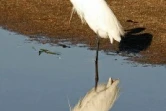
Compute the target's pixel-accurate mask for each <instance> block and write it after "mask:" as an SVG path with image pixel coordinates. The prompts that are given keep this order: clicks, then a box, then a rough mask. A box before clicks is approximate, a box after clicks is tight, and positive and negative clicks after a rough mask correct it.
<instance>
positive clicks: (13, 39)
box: [0, 29, 166, 111]
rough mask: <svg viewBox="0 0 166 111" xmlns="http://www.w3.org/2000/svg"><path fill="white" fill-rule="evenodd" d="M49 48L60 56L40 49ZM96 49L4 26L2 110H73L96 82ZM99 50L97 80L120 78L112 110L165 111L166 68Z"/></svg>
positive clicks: (0, 85)
mask: <svg viewBox="0 0 166 111" xmlns="http://www.w3.org/2000/svg"><path fill="white" fill-rule="evenodd" d="M40 49H47V50H49V51H52V52H56V53H58V54H59V55H54V54H49V53H42V54H41V55H40V56H39V54H38V51H39V50H40ZM94 57H95V51H91V50H88V49H87V48H85V47H84V48H80V47H77V46H71V48H63V47H60V46H57V45H53V46H52V45H50V44H40V43H38V42H35V41H29V39H28V38H27V37H25V36H22V35H18V34H16V33H13V32H9V31H6V30H3V29H0V111H69V106H68V101H67V100H68V98H69V100H70V104H71V106H74V105H75V104H76V103H77V102H78V100H79V99H80V98H81V97H83V96H84V95H85V93H86V92H87V91H88V90H89V89H91V88H92V87H93V86H94V75H95V64H94ZM125 59H126V58H125V57H121V56H118V55H106V54H105V53H104V52H100V53H99V76H100V81H99V82H107V80H108V78H109V77H113V78H119V79H120V85H119V86H120V88H121V91H120V96H119V98H118V100H117V101H116V103H115V105H114V106H113V108H112V111H166V105H165V104H166V67H165V66H155V67H152V66H151V65H149V66H147V67H144V65H141V64H137V65H135V64H134V65H133V64H131V63H130V62H128V61H126V60H125Z"/></svg>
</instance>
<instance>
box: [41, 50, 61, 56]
mask: <svg viewBox="0 0 166 111" xmlns="http://www.w3.org/2000/svg"><path fill="white" fill-rule="evenodd" d="M42 53H46V54H53V55H60V53H56V52H51V51H49V50H47V49H40V50H39V55H41V54H42Z"/></svg>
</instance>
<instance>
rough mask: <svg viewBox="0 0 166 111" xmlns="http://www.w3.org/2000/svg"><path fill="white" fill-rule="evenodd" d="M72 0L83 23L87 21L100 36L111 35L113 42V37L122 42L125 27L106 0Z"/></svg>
mask: <svg viewBox="0 0 166 111" xmlns="http://www.w3.org/2000/svg"><path fill="white" fill-rule="evenodd" d="M70 1H71V3H72V4H73V10H74V11H76V12H77V14H78V15H79V17H80V18H81V20H82V23H87V24H88V25H89V27H90V28H91V29H92V30H93V31H94V32H95V33H96V34H97V35H98V36H99V37H101V38H108V37H109V39H110V42H111V43H113V39H115V40H116V41H118V42H120V40H121V36H123V35H124V31H123V28H122V26H121V24H120V23H119V21H118V20H117V18H116V16H115V15H114V13H113V12H112V10H111V9H110V8H109V6H108V5H107V3H106V1H105V0H70ZM97 38H98V37H97Z"/></svg>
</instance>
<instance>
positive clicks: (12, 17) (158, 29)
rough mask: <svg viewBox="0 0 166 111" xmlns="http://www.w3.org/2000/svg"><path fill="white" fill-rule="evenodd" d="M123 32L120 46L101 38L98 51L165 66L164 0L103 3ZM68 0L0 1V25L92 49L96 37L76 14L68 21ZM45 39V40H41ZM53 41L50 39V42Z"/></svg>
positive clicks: (165, 13) (69, 8)
mask: <svg viewBox="0 0 166 111" xmlns="http://www.w3.org/2000/svg"><path fill="white" fill-rule="evenodd" d="M106 1H107V2H108V4H109V5H110V7H111V9H112V10H113V12H114V13H115V15H116V16H117V18H118V19H119V21H120V22H121V24H122V26H123V27H124V29H125V31H126V35H125V37H124V38H123V39H122V41H121V42H120V43H117V42H114V44H113V45H111V44H110V43H109V40H108V39H102V40H101V45H100V49H101V50H104V51H106V52H107V51H110V50H111V51H117V52H119V54H121V55H125V56H130V55H131V54H133V53H136V54H139V55H142V56H134V57H132V58H130V59H132V60H135V61H137V62H141V63H149V64H165V63H166V0H106ZM71 9H72V5H71V3H70V1H69V0H0V15H1V16H0V26H2V27H3V28H5V29H8V30H11V31H15V32H17V33H20V34H23V35H27V36H29V37H31V38H36V40H39V41H40V42H42V43H46V42H55V43H56V42H57V41H58V40H62V39H69V40H70V41H71V42H72V43H73V44H76V43H84V44H87V45H88V46H89V47H90V48H94V46H95V37H96V35H95V34H94V32H93V31H92V30H90V28H89V27H88V26H87V25H82V24H81V21H80V19H79V18H78V16H77V14H74V16H73V18H72V20H71V22H70V23H69V18H70V14H71ZM41 36H47V37H48V38H50V40H49V41H47V40H48V39H47V40H45V41H41V40H40V37H41ZM53 38H54V39H53Z"/></svg>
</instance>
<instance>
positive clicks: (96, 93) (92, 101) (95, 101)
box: [72, 78, 119, 111]
mask: <svg viewBox="0 0 166 111" xmlns="http://www.w3.org/2000/svg"><path fill="white" fill-rule="evenodd" d="M118 84H119V80H112V79H111V78H109V80H108V83H107V84H99V85H98V86H97V89H96V90H95V88H92V89H91V90H90V91H89V92H88V93H87V94H86V95H85V97H84V98H82V99H81V100H80V101H79V102H78V103H77V104H76V105H75V107H74V108H73V109H72V111H109V109H110V108H111V107H112V106H113V104H114V102H115V100H116V99H117V96H118V92H119V88H118Z"/></svg>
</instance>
